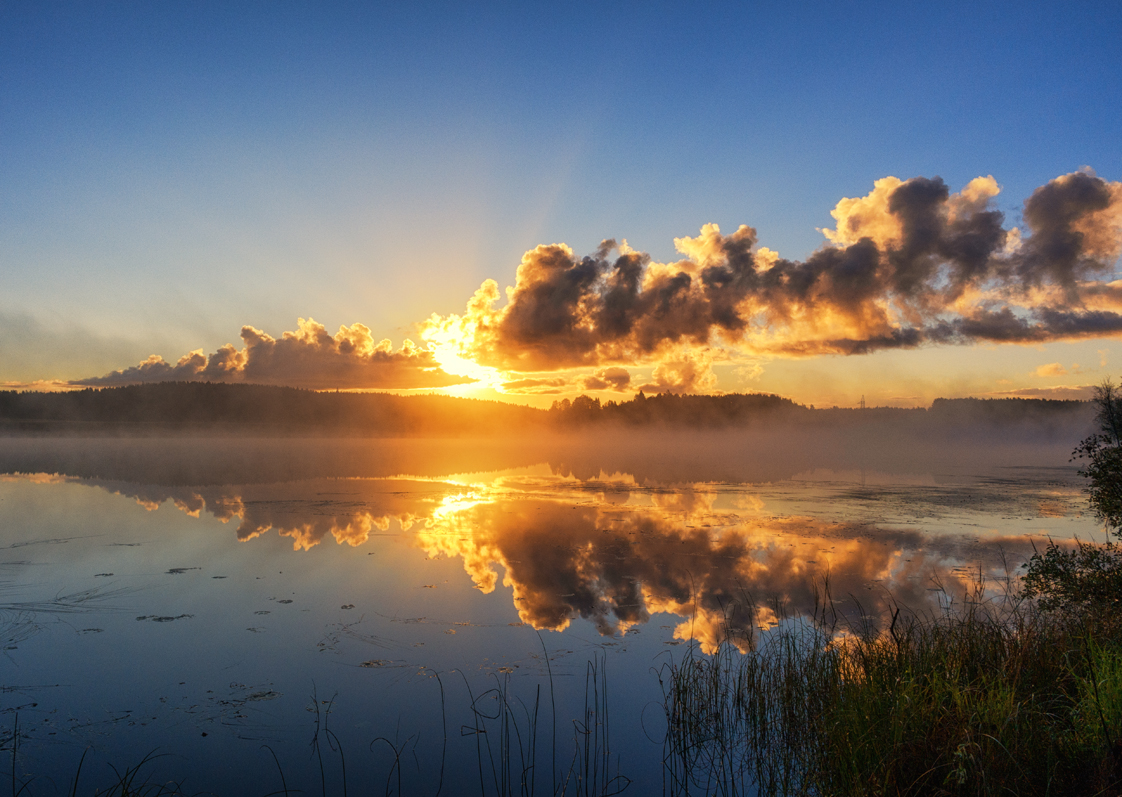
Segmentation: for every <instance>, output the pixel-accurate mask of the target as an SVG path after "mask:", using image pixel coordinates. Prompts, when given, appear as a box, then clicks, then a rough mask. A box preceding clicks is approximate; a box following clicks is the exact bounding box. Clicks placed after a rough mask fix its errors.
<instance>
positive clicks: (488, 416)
mask: <svg viewBox="0 0 1122 797" xmlns="http://www.w3.org/2000/svg"><path fill="white" fill-rule="evenodd" d="M1093 415H1094V410H1093V408H1092V407H1091V405H1090V403H1089V402H1082V401H1053V400H1045V399H989V400H983V399H936V400H935V402H934V403H933V404H932V406H931V408H930V409H922V408H920V409H896V408H888V407H878V408H870V409H839V408H836V407H834V408H830V409H812V408H809V407H805V406H803V405H801V404H796V403H795V402H793V401H791V400H790V399H787V398H783V397H782V396H776V395H770V394H762V393H756V394H738V393H734V394H728V395H721V396H683V395H675V394H670V393H664V394H660V395H656V396H645V395H643V394H642V393H640V394H639V395H638V396H636V397H635V398H633V399H631V400H629V401H622V402H614V401H608V402H603V403H602V402H601V401H600V400H599V399H593V398H589V397H588V396H580V397H578V398H576V399H574V400H572V401H570V400H568V399H566V400H564V401H558V402H554V404H553V407H552V408H551V409H549V410H548V411H547V410H539V409H535V408H532V407H525V406H518V405H513V404H504V403H501V402H497V401H479V400H474V399H461V398H453V397H451V396H434V395H424V396H398V395H392V394H387V393H326V392H322V393H317V392H314V391H311V390H303V389H298V388H290V387H273V386H266V385H229V384H213V383H208V382H162V383H158V384H147V385H131V386H127V387H113V388H100V389H96V388H90V389H86V390H79V391H75V392H71V393H35V392H23V393H19V392H14V391H5V392H0V432H3V431H7V432H9V433H22V432H31V433H36V432H38V433H44V432H45V433H61V434H83V433H99V432H108V433H121V432H127V433H138V432H139V433H145V432H147V431H149V430H151V431H153V432H166V431H173V432H195V431H200V430H211V431H222V432H224V433H234V434H238V433H242V434H264V435H278V434H279V435H285V434H297V435H301V434H317V435H344V434H345V435H359V436H373V437H418V436H426V437H440V436H455V437H461V436H494V435H499V436H501V435H517V434H522V433H526V432H531V431H544V430H557V431H570V430H578V429H584V428H594V427H609V426H610V427H614V428H651V427H656V428H657V427H664V428H680V429H719V428H724V427H757V426H761V427H766V426H768V425H775V424H782V425H785V426H798V427H802V428H806V429H815V428H820V429H849V428H867V427H871V426H876V427H878V428H882V429H888V428H896V429H910V430H913V431H922V430H925V429H926V430H931V431H933V432H934V431H940V432H943V431H946V432H953V431H954V430H965V429H968V428H977V427H979V426H983V427H987V428H997V427H1004V426H1010V425H1029V426H1033V427H1039V428H1040V429H1047V428H1049V427H1060V426H1062V427H1065V428H1066V427H1071V428H1075V427H1079V426H1080V425H1081V424H1084V423H1088V424H1089V423H1090V421H1091V418H1092V417H1093ZM1065 434H1066V432H1065Z"/></svg>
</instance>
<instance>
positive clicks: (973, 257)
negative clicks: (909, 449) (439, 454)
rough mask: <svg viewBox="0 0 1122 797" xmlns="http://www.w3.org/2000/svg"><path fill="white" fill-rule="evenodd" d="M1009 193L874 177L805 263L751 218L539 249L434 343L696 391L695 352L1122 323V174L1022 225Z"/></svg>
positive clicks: (1091, 177)
mask: <svg viewBox="0 0 1122 797" xmlns="http://www.w3.org/2000/svg"><path fill="white" fill-rule="evenodd" d="M999 190H1000V189H999V187H998V184H997V182H996V181H995V180H994V178H993V177H992V176H985V177H979V178H976V179H975V180H972V181H971V182H970V183H969V184H967V185H966V187H965V188H963V189H962V190H961V191H960V192H958V193H951V191H950V190H949V188H948V187H947V185H946V184H945V183H944V182H943V181H942V180H941V179H940V178H938V177H935V178H930V179H929V178H924V177H917V178H913V179H910V180H899V179H897V178H894V177H886V178H884V179H882V180H877V181H876V183H875V184H874V186H873V190H872V192H870V193H869V194H868V195H866V196H864V197H860V198H856V199H850V198H846V199H842V200H841V201H840V202H839V203H838V204H837V206H836V207H835V209H834V210H833V217H834V219H835V221H836V223H837V226H836V228H835V229H832V230H823V231H822V232H823V234H824V235H825V237H826V239H827V242H828V243H827V244H826V245H825V246H823V247H822V248H821V249H819V250H817V251H816V252H814V253H813V254H812V255H811V256H810V257H809V258H807V260H805V261H801V262H800V261H792V260H787V259H784V258H782V257H779V256H778V255H777V253H775V252H773V251H771V250H765V249H763V248H761V247H758V246H757V237H756V231H755V230H753V229H752V228H751V227H748V226H746V225H742V226H740V227H739V228H738V229H737V230H736V231H735V232H733V233H731V234H729V235H724V234H722V233H721V231H720V229H719V227H718V226H717V225H715V224H706V225H705V226H703V227H702V228H701V231H700V233H699V234H698V235H697V236H696V237H684V238H676V239H674V244H675V247H676V248H677V250H678V251H679V252H680V253H681V254H682V255H683V256H684V257H683V259H682V260H679V261H678V262H674V263H657V262H653V261H652V260H651V258H650V257H649V256H648V255H646V254H644V253H642V252H639V251H636V250H634V249H632V248H631V247H630V246H627V245H626V244H621V245H617V244H616V243H615V241H614V240H611V239H608V240H605V241H604V242H603V243H602V244H601V245H600V247H599V248H598V249H597V250H596V251H595V252H593V253H592V254H590V255H587V256H584V257H578V256H577V255H575V254H574V252H573V251H572V250H571V249H570V248H569V247H568V246H566V245H565V244H549V245H541V246H538V247H536V248H534V249H532V250H530V251H529V252H527V253H526V254H525V255H524V256H523V258H522V262H521V263H520V264H519V266H518V269H517V272H516V275H515V284H514V286H513V287H510V288H508V289H507V290H506V298H507V302H506V304H505V305H504V306H502V307H497V306H496V305H497V304H498V302H499V298H500V292H499V287H498V284H497V283H496V282H495V281H493V280H487V281H486V282H484V283H483V285H482V286H481V287H480V289H479V290H478V291H477V292H476V293H475V295H474V296H473V297H472V298H471V300H470V301H469V303H468V306H467V309H466V311H465V313H464V314H463V315H448V316H437V315H434V316H432V317H431V318H430V319H429V320H428V321H427V322H425V324H424V325H423V326H422V337H423V338H424V339H426V340H440V341H444V342H447V341H454V342H455V343H454V345H455V346H456V348H457V353H458V354H459V355H460V356H463V357H466V358H469V359H471V360H473V361H475V362H477V363H481V364H484V365H488V366H492V367H496V368H501V369H505V370H508V371H538V372H541V371H550V370H561V369H568V368H574V367H587V366H594V367H600V368H603V367H607V366H628V365H637V364H653V365H655V366H656V371H657V372H658V374H659V376H656V378H655V382H654V383H661V384H665V385H666V386H667V387H668V389H675V388H681V389H687V390H689V389H702V388H704V387H705V385H707V384H710V382H709V380H708V377H706V376H705V375H704V369H703V370H702V372H700V373H699V375H693V376H691V374H690V373H689V371H690V366H687V365H686V363H688V362H693V361H694V358H695V357H696V355H688V356H686V357H685V359H683V355H682V352H683V351H687V352H698V351H706V350H710V349H717V350H720V351H724V352H732V353H735V354H737V355H738V356H739V355H743V356H752V355H760V354H770V355H775V354H781V355H788V356H812V355H821V354H844V355H849V354H863V353H868V352H872V351H876V350H879V349H891V348H912V347H917V346H921V345H932V344H944V345H945V344H971V343H976V342H987V341H988V342H1016V343H1030V342H1031V343H1036V342H1043V341H1050V340H1056V339H1077V338H1085V337H1099V336H1106V335H1117V334H1119V333H1122V312H1120V311H1122V286H1119V285H1115V284H1113V283H1110V282H1105V281H1103V278H1104V277H1107V276H1110V272H1111V270H1112V268H1113V267H1114V264H1115V263H1116V262H1117V260H1118V258H1119V255H1120V254H1122V183H1110V182H1107V181H1105V180H1103V179H1101V178H1099V177H1097V176H1096V175H1095V174H1094V173H1093V172H1092V171H1090V170H1089V169H1088V170H1083V171H1079V172H1074V173H1072V174H1068V175H1064V176H1062V177H1058V178H1056V179H1054V180H1052V181H1050V182H1049V183H1047V184H1046V185H1044V186H1041V187H1040V188H1038V189H1036V190H1035V191H1034V192H1033V193H1032V195H1031V196H1030V197H1029V198H1028V199H1027V200H1026V201H1025V204H1024V212H1023V219H1024V226H1025V229H1024V230H1021V229H1006V228H1005V227H1004V216H1003V214H1002V213H1001V212H1000V211H998V210H996V209H995V208H994V207H993V199H994V197H995V196H997V195H998V192H999ZM660 368H661V369H662V370H661V371H658V369H660ZM660 379H661V382H660Z"/></svg>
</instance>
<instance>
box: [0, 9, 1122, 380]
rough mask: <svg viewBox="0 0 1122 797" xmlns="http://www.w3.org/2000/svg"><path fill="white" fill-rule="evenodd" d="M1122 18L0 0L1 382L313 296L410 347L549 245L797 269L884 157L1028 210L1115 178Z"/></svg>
mask: <svg viewBox="0 0 1122 797" xmlns="http://www.w3.org/2000/svg"><path fill="white" fill-rule="evenodd" d="M1120 34H1122V6H1120V5H1119V4H1117V3H1107V2H1101V3H1072V4H1066V5H1060V4H1043V3H977V2H974V3H938V4H930V5H928V6H926V7H924V6H921V5H919V4H897V3H892V4H888V3H803V4H787V5H781V4H754V3H698V4H655V3H633V4H622V3H617V4H603V3H596V4H526V3H518V4H515V3H511V4H500V3H489V4H460V5H453V4H426V3H415V4H409V5H407V6H403V7H398V6H397V5H393V6H391V5H379V4H342V3H336V4H311V3H256V4H255V3H238V4H219V3H214V4H208V3H190V4H186V3H185V4H163V3H161V4H153V3H113V4H101V3H73V4H72V3H14V2H12V3H2V4H0V381H11V382H28V381H31V380H36V379H77V378H81V377H88V376H94V375H98V374H102V373H105V372H107V371H109V370H113V369H118V368H124V367H126V366H129V365H134V364H135V363H136V362H139V361H140V360H143V359H144V358H146V357H148V356H149V355H150V354H153V353H156V354H160V355H161V356H163V357H165V358H167V359H168V360H170V361H173V360H175V359H176V358H178V357H179V356H180V355H182V354H184V353H186V352H187V351H190V350H192V349H196V348H202V349H204V350H206V351H207V352H210V351H213V350H215V349H217V348H218V347H219V346H221V345H222V344H225V343H230V342H234V343H237V342H238V333H239V330H240V329H241V327H242V325H243V324H250V325H253V326H255V327H258V328H260V329H262V330H265V331H266V332H268V333H270V334H272V335H274V336H279V335H280V333H281V332H283V331H285V330H290V329H294V328H295V322H296V318H297V317H305V318H307V317H309V316H310V317H314V318H315V319H316V320H317V321H319V322H322V323H323V324H325V325H326V326H327V327H328V329H329V330H334V329H335V328H337V327H338V326H339V325H340V324H351V323H353V322H356V321H357V322H361V323H363V324H365V325H367V326H368V327H370V328H371V330H372V331H373V333H374V335H375V336H376V337H383V336H385V337H389V338H390V339H391V340H393V341H394V343H395V345H398V344H400V342H401V340H402V339H403V338H404V337H406V336H411V337H413V338H414V339H417V335H416V331H415V324H416V323H417V322H420V321H422V320H424V319H425V318H426V317H428V315H429V314H430V313H433V312H437V313H440V314H442V315H443V314H447V313H452V312H457V313H458V312H461V311H462V310H463V307H464V303H465V301H466V300H467V299H468V297H469V296H470V295H471V293H472V292H473V291H474V290H475V289H476V288H478V287H479V284H480V283H481V282H482V281H483V280H484V279H486V278H493V279H495V280H497V281H498V283H499V284H500V286H504V285H509V284H513V281H514V271H515V268H516V267H517V265H518V262H519V259H520V258H521V256H522V253H523V252H525V251H526V250H528V249H532V248H533V247H534V246H536V245H537V244H540V243H553V242H565V243H568V244H569V245H570V246H571V247H572V248H573V249H574V250H575V251H576V252H577V253H578V254H584V253H587V252H590V251H592V250H594V249H595V247H596V246H597V244H598V243H599V242H600V240H601V239H603V238H608V237H614V238H617V239H623V238H626V239H627V240H628V241H629V243H630V244H631V245H632V246H634V247H636V248H638V249H641V250H643V251H646V252H649V253H650V254H651V255H652V256H653V257H654V258H655V259H656V260H660V261H668V260H672V259H674V258H676V257H678V255H676V253H675V251H674V246H673V239H674V238H675V237H681V236H687V235H696V234H697V231H698V229H699V228H700V227H701V225H703V224H705V223H709V222H716V223H718V224H719V225H720V226H721V229H722V230H723V231H725V232H730V231H732V230H735V229H736V227H737V225H739V224H749V225H751V226H753V227H755V228H756V229H757V230H758V233H759V242H760V244H762V245H763V246H766V247H769V248H771V249H773V250H776V251H778V252H779V253H780V254H781V255H783V256H784V257H788V258H798V259H802V258H806V257H807V256H808V255H809V254H810V253H811V252H812V251H813V250H814V249H816V248H817V247H819V246H820V245H821V244H822V243H823V242H824V239H823V237H822V235H821V234H820V233H819V232H817V231H816V228H822V227H830V226H832V225H833V219H832V218H831V217H830V210H831V209H832V208H833V207H834V205H835V204H836V203H837V202H838V201H839V200H840V199H841V198H842V197H857V196H863V195H865V194H867V193H868V192H869V191H871V190H872V186H873V182H874V181H875V180H877V179H879V178H882V177H885V176H888V175H894V176H897V177H899V178H901V179H907V178H910V177H916V176H926V177H933V176H936V175H938V176H941V177H942V178H943V179H944V180H945V181H946V183H947V184H948V185H949V187H950V189H951V191H958V190H960V189H961V188H962V187H963V186H965V185H966V183H967V182H969V181H970V180H971V179H972V178H974V177H977V176H983V175H993V176H994V178H995V179H996V180H997V182H998V183H999V184H1000V186H1001V188H1002V192H1001V194H1000V195H999V196H998V197H997V199H996V200H995V205H996V207H997V208H999V209H1000V210H1002V211H1004V212H1005V214H1006V223H1007V225H1008V226H1015V225H1016V224H1018V223H1019V222H1020V219H1019V216H1020V211H1021V207H1022V203H1023V202H1024V200H1025V199H1026V198H1027V197H1028V196H1029V195H1030V194H1031V193H1032V191H1033V190H1034V189H1035V188H1037V187H1038V186H1041V185H1044V184H1045V183H1046V182H1047V181H1049V180H1051V179H1052V178H1055V177H1057V176H1058V175H1062V174H1066V173H1069V172H1072V171H1075V170H1077V169H1079V168H1080V167H1085V166H1089V167H1091V168H1093V169H1094V170H1095V171H1096V172H1097V173H1098V175H1099V176H1100V177H1102V178H1104V179H1105V180H1108V181H1117V180H1119V179H1122V147H1120V146H1119V142H1120V141H1122V139H1120V137H1119V133H1118V131H1119V130H1120V129H1122V110H1120V109H1122V90H1120V89H1122V58H1119V57H1118V41H1119V35H1120ZM1111 343H1112V339H1107V340H1099V341H1097V342H1090V343H1081V344H1078V346H1082V347H1083V348H1082V349H1077V350H1074V349H1073V350H1072V351H1069V350H1068V349H1063V347H1065V346H1067V347H1071V346H1076V345H1077V344H1068V343H1058V344H1048V346H1059V347H1061V348H1060V349H1059V350H1055V351H1053V350H1048V351H1037V352H1036V354H1033V353H1032V352H1025V351H1023V350H1022V348H1021V347H1008V346H1002V347H997V348H998V349H1000V351H999V352H998V354H1000V355H1001V356H1002V357H1004V358H1005V359H1008V358H1010V357H1012V358H1014V359H1017V358H1024V361H1025V368H1028V366H1029V365H1031V364H1032V363H1030V362H1029V361H1030V360H1031V361H1032V362H1033V363H1035V362H1036V361H1037V360H1039V361H1040V363H1039V364H1044V363H1046V362H1050V361H1052V360H1059V361H1063V356H1064V355H1065V354H1070V355H1071V356H1069V357H1068V359H1069V360H1072V358H1073V357H1077V358H1081V359H1082V360H1089V358H1091V354H1090V353H1089V352H1091V351H1092V350H1094V351H1096V352H1098V351H1099V350H1107V351H1109V350H1111ZM990 348H991V349H992V347H990ZM957 351H958V354H959V355H960V359H961V360H962V362H963V363H964V364H963V366H962V367H963V368H967V369H969V368H975V369H976V370H978V369H980V370H981V371H985V370H986V369H987V368H990V366H987V365H984V364H983V365H981V366H971V365H969V363H970V362H971V360H970V358H969V357H966V358H965V359H963V357H964V356H965V352H966V350H964V349H959V350H957ZM971 351H973V350H971ZM914 354H915V355H916V357H915V358H914V361H915V362H917V363H919V362H920V361H921V360H923V358H924V357H928V356H932V355H930V354H925V353H923V352H914ZM1053 354H1054V355H1055V356H1053ZM979 356H981V355H979ZM994 356H997V355H994ZM882 357H883V356H882V355H868V356H865V357H864V360H866V363H864V364H861V365H860V366H858V365H857V364H856V363H855V362H854V360H855V358H853V357H847V358H839V357H827V358H822V359H818V360H813V361H806V360H801V361H799V362H798V363H781V364H780V363H777V364H776V365H775V366H774V367H771V370H770V371H767V370H766V369H765V374H764V376H762V377H760V378H759V379H757V380H756V381H755V382H754V383H753V384H751V385H741V386H737V385H736V384H732V383H730V384H729V385H728V386H727V387H728V389H741V388H744V387H748V388H751V389H779V390H781V389H782V388H783V387H784V386H785V385H794V384H796V382H794V381H787V382H783V381H782V380H780V381H779V382H778V383H776V384H774V385H771V384H769V383H768V382H767V374H768V373H771V374H773V375H774V374H776V373H778V372H779V371H782V370H783V369H790V368H794V367H796V366H798V367H801V368H803V369H804V371H803V372H802V373H804V374H809V373H812V372H814V373H817V372H816V371H815V369H818V370H821V369H823V368H825V369H826V370H831V369H835V370H837V372H838V374H839V376H837V377H836V378H838V379H841V378H842V377H841V376H840V374H841V373H842V372H843V371H844V370H845V369H846V368H851V367H854V368H859V369H864V368H869V367H872V368H873V370H876V371H881V370H883V368H882V367H880V365H878V364H877V363H879V362H880V361H879V360H877V358H882ZM904 359H906V358H904ZM937 359H940V361H941V360H942V359H953V358H948V357H946V356H944V355H942V354H940V355H938V358H937ZM869 360H874V361H876V363H873V364H871V366H870V364H869V363H868V361H869ZM983 360H984V357H983ZM909 361H910V360H909ZM1018 361H1019V360H1018ZM886 362H887V360H886ZM995 362H996V360H995ZM1072 362H1074V360H1072ZM847 363H848V364H847ZM917 367H919V369H920V370H921V371H923V370H928V369H929V367H930V366H928V365H922V366H917ZM1033 367H1035V366H1033ZM940 368H947V369H950V370H949V371H947V373H948V374H950V373H951V372H952V371H953V370H954V368H955V366H954V365H953V363H947V364H946V365H940ZM1018 368H1020V366H1018ZM1025 368H1021V370H1020V371H1018V373H1021V371H1025ZM777 369H778V371H777ZM807 369H809V370H807ZM904 370H905V371H906V370H907V369H906V368H905V369H904ZM1030 370H1031V369H1030ZM964 373H965V372H964ZM971 373H973V372H971ZM1025 373H1027V371H1025ZM791 378H792V379H794V378H795V377H791ZM823 378H826V377H823ZM831 378H833V377H831ZM948 378H949V377H948ZM971 378H973V377H971ZM796 381H798V380H796ZM805 381H806V380H805V379H802V381H800V382H799V384H802V382H805ZM811 381H813V380H811ZM843 381H844V380H843ZM967 381H969V380H967ZM1069 381H1071V383H1072V384H1076V383H1079V382H1080V380H1078V379H1074V380H1069ZM1092 381H1097V380H1092ZM944 384H947V385H951V384H958V383H956V382H953V380H951V381H950V382H946V383H944ZM970 384H973V383H972V382H971V383H970ZM979 385H980V387H978V388H969V389H971V390H975V391H976V390H979V389H981V388H982V387H985V386H984V385H981V383H979ZM1026 385H1027V382H1026ZM799 389H807V388H799ZM903 389H904V388H903V386H901V390H903ZM931 389H935V388H934V386H933V387H932V388H931ZM956 389H957V388H956ZM993 389H997V388H996V387H995V388H993ZM781 392H782V391H781ZM844 392H845V391H841V393H844ZM841 393H839V395H841ZM888 393H892V391H891V390H889V391H888ZM896 393H900V391H899V390H897V391H896ZM906 393H907V390H905V391H904V393H900V395H904V394H906ZM886 395H887V393H886ZM908 395H910V394H908ZM796 397H798V396H796ZM827 398H828V397H827V396H821V397H820V398H819V400H827ZM805 400H813V399H812V398H811V397H810V393H809V392H808V393H807V394H806V397H805Z"/></svg>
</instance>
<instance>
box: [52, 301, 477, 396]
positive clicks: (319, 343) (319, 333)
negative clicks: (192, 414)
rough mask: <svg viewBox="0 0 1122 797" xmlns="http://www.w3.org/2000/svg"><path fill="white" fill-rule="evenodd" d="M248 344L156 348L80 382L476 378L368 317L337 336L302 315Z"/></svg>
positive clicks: (370, 383) (369, 384) (371, 382)
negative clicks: (276, 333) (177, 353)
mask: <svg viewBox="0 0 1122 797" xmlns="http://www.w3.org/2000/svg"><path fill="white" fill-rule="evenodd" d="M241 338H242V343H243V348H242V349H241V350H238V349H237V348H235V347H234V346H232V345H230V344H226V345H225V346H222V347H221V348H219V349H218V350H217V351H216V352H214V353H213V354H211V355H210V356H209V357H207V356H206V355H205V354H203V350H202V349H198V350H196V351H193V352H190V353H188V354H185V355H184V356H183V357H181V358H180V359H179V360H178V361H177V362H176V363H175V364H174V365H172V364H171V363H168V362H165V361H164V359H163V358H162V357H159V356H158V355H155V354H153V355H152V356H151V357H149V358H148V359H147V360H145V361H144V362H142V363H140V364H139V365H136V366H133V367H131V368H125V369H123V370H120V371H113V372H112V373H109V374H106V375H105V376H99V377H92V378H88V379H79V380H75V381H73V382H71V383H70V384H72V385H85V386H91V387H105V386H113V385H128V384H137V383H143V382H167V381H208V382H246V383H253V384H264V385H288V386H292V387H305V388H312V389H330V388H341V389H348V388H383V389H390V388H394V389H408V388H422V387H446V386H449V385H456V384H463V383H464V382H470V381H472V380H471V379H468V378H464V377H458V376H452V375H450V374H448V373H446V372H444V371H443V370H441V368H440V365H439V363H437V361H436V360H435V359H434V358H433V354H432V352H431V351H429V350H428V349H425V348H418V347H417V346H416V345H415V344H414V343H413V342H412V341H409V340H406V341H405V343H404V344H402V346H401V348H400V349H398V350H396V351H394V349H393V345H392V344H391V343H390V341H388V340H382V341H378V342H376V341H375V340H374V337H373V336H372V335H371V334H370V329H369V328H368V327H366V326H364V325H363V324H354V325H352V326H349V327H348V326H341V327H339V331H338V332H337V333H335V334H334V335H332V334H330V333H329V332H328V331H327V329H326V328H325V327H324V326H323V325H322V324H318V323H316V322H315V321H314V320H312V319H310V318H309V319H308V320H306V321H305V320H304V319H303V318H301V319H298V322H297V328H296V330H295V331H293V332H285V333H284V334H283V335H281V337H280V338H279V339H278V338H274V337H272V336H271V335H268V334H266V333H264V332H262V331H261V330H259V329H255V328H254V327H251V326H245V327H242V332H241Z"/></svg>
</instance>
